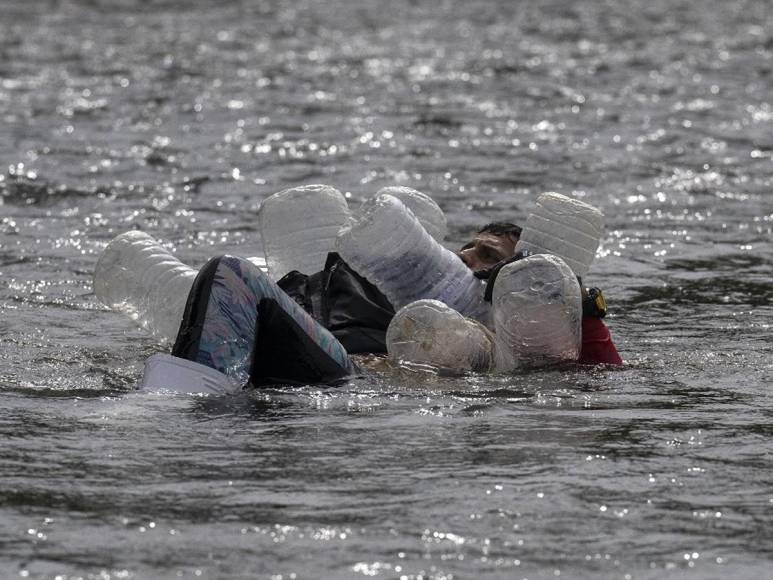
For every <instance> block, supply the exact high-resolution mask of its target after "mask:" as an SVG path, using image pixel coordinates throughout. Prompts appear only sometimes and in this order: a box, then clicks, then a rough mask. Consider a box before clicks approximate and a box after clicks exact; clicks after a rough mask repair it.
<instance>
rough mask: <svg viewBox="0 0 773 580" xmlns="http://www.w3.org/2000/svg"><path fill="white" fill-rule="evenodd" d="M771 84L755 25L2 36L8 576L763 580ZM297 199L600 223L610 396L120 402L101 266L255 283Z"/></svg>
mask: <svg viewBox="0 0 773 580" xmlns="http://www.w3.org/2000/svg"><path fill="white" fill-rule="evenodd" d="M772 79H773V8H771V7H770V4H769V3H768V2H766V1H763V0H760V1H751V0H749V1H744V0H726V1H719V0H716V1H711V0H707V1H705V2H697V1H696V2H688V1H686V0H681V1H680V0H676V1H670V0H669V1H667V0H654V1H650V2H643V1H642V2H635V1H633V0H627V1H615V2H612V1H607V2H604V1H602V0H598V1H593V0H582V1H578V2H573V3H566V4H564V3H563V2H560V1H558V0H555V1H550V0H546V1H543V2H496V1H484V0H470V1H466V2H462V1H456V0H446V1H438V2H428V1H422V2H409V1H407V0H397V1H394V2H378V1H376V0H361V1H354V0H352V1H350V2H347V1H343V0H327V1H325V2H313V1H311V0H300V1H294V2H290V1H287V2H284V1H271V2H269V1H264V2H260V1H257V0H256V1H248V0H243V1H242V2H215V1H212V2H205V1H203V0H202V1H198V2H196V1H191V2H181V1H179V0H165V1H164V0H160V1H153V0H147V1H140V0H134V1H131V0H126V1H119V0H112V1H108V0H88V1H87V0H62V1H54V0H52V1H50V2H44V1H43V0H41V1H39V2H26V1H23V0H8V1H6V2H3V4H2V7H1V8H0V119H2V122H0V218H1V221H0V358H1V359H2V367H0V433H1V434H2V441H3V444H2V446H0V447H2V449H0V576H1V577H2V578H17V577H18V578H46V579H49V578H51V579H53V578H60V579H66V580H72V579H75V578H84V579H85V578H88V579H97V578H99V579H105V578H148V579H167V578H179V577H182V578H197V577H203V578H273V579H279V578H281V579H283V580H286V579H289V578H297V579H303V578H366V577H375V578H408V579H413V580H416V579H418V578H422V579H428V578H432V579H441V578H447V579H450V578H503V579H504V578H508V579H509V578H529V579H532V578H555V577H559V576H560V577H565V578H621V579H624V578H628V579H634V578H658V579H659V578H727V577H733V578H763V577H767V576H768V575H769V574H770V566H771V560H773V483H771V475H770V474H771V469H773V456H772V455H771V454H772V453H773V442H772V440H771V436H773V401H772V400H771V397H770V395H769V390H770V388H771V383H773V357H772V356H771V354H773V348H772V346H771V345H772V339H773V330H772V329H771V324H773V307H772V306H771V302H772V298H773V274H772V270H771V266H772V265H773V241H772V240H773V236H772V235H771V229H773V198H772V197H771V187H772V186H773V96H772V95H773V80H772ZM307 183H329V184H331V185H334V186H336V187H338V188H340V189H341V190H342V191H346V192H348V193H349V195H350V196H351V201H352V203H355V204H356V203H357V201H358V200H360V199H362V198H364V197H365V196H368V195H370V194H372V193H373V192H375V191H376V190H377V189H378V188H379V187H381V186H384V185H389V184H395V183H397V184H403V185H409V186H412V187H415V188H417V189H420V190H422V191H425V192H427V193H429V194H431V195H432V196H433V197H434V198H435V199H436V200H437V201H438V202H439V203H440V205H441V206H442V208H443V209H444V211H445V212H446V214H447V216H448V218H449V222H450V224H451V233H450V236H449V240H448V241H449V245H451V246H456V245H458V244H460V243H461V242H463V241H464V240H465V239H466V238H467V237H469V235H470V233H471V232H472V231H474V228H475V226H476V225H480V224H482V223H485V222H487V221H491V220H494V219H502V218H506V219H512V220H515V221H519V222H523V220H524V219H525V217H526V215H527V214H528V212H529V209H530V207H531V206H532V204H533V202H534V200H535V198H536V196H537V194H538V193H539V192H541V191H546V190H555V191H560V192H563V193H567V194H571V195H574V196H576V197H578V198H581V199H584V200H586V201H588V202H590V203H592V204H595V205H597V206H599V207H600V208H602V209H603V210H604V212H605V214H606V219H607V230H606V235H605V239H604V241H603V244H602V247H601V250H600V253H599V256H598V258H597V260H596V262H595V264H594V266H593V268H592V269H591V274H590V276H589V280H588V281H589V282H591V283H592V284H594V285H597V286H601V287H602V288H604V290H605V294H606V295H607V298H608V302H609V305H610V310H611V313H610V316H609V318H608V322H609V326H610V328H611V329H612V333H613V336H614V338H615V340H616V342H617V344H618V347H619V350H620V352H621V354H622V355H623V357H624V358H625V359H626V361H627V365H626V367H625V368H624V369H623V370H605V369H595V370H576V369H553V370H549V371H543V372H531V373H525V374H518V375H512V376H496V375H495V376H472V377H466V378H449V377H438V376H431V375H426V376H425V375H417V374H412V373H410V372H408V371H406V370H400V369H387V368H381V369H380V370H379V369H376V370H375V371H374V372H373V373H371V374H369V375H368V376H363V377H359V378H357V379H355V380H353V381H351V382H350V383H348V384H346V385H345V386H343V387H341V388H335V389H331V388H318V387H314V386H309V387H305V388H300V389H289V388H287V389H284V388H278V389H270V390H266V391H260V392H253V393H244V394H242V395H239V396H232V397H209V398H207V397H203V398H199V397H191V396H170V395H168V394H161V393H145V392H138V391H136V390H135V388H136V384H137V382H138V378H139V374H140V372H141V366H142V362H143V360H144V359H145V358H146V357H147V356H148V355H150V354H152V353H154V352H157V351H158V350H159V349H161V348H162V347H161V346H160V345H159V344H157V343H156V342H154V341H153V340H152V339H150V338H148V337H147V336H145V335H144V334H143V333H142V332H141V331H139V330H137V329H135V328H134V327H132V326H131V324H130V323H129V322H128V321H126V320H125V319H124V318H122V317H121V316H119V315H117V314H113V313H111V312H109V311H107V310H106V309H104V308H103V307H101V306H100V305H99V304H98V303H97V302H96V300H95V299H94V296H93V294H92V292H91V272H92V270H93V268H94V265H95V263H96V259H97V257H98V255H99V253H100V251H101V250H102V248H103V247H104V246H105V244H106V243H107V241H108V240H109V239H110V238H111V237H113V236H114V235H116V234H118V233H120V232H122V231H125V230H127V229H132V228H138V229H142V230H144V231H147V232H149V233H151V234H152V235H154V236H156V237H158V238H160V239H162V240H164V241H165V242H166V243H168V244H169V245H170V247H174V248H176V251H177V253H178V255H179V256H180V257H181V259H183V260H184V261H186V262H188V263H191V264H194V265H200V264H202V263H203V262H204V261H205V260H206V259H207V258H208V257H210V256H212V255H215V254H218V253H222V252H225V251H229V252H232V253H237V254H243V255H255V254H256V253H258V252H259V251H260V247H259V241H258V233H257V229H256V209H257V207H258V205H259V203H260V201H261V200H262V199H263V198H265V197H266V196H267V195H269V194H271V193H273V192H275V191H278V190H280V189H283V188H286V187H289V186H294V185H299V184H307Z"/></svg>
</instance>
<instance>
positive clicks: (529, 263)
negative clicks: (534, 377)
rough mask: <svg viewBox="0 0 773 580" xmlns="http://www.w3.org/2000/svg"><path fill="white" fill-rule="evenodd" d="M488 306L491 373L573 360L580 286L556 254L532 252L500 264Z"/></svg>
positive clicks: (577, 350) (577, 348) (577, 336)
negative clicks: (491, 329)
mask: <svg viewBox="0 0 773 580" xmlns="http://www.w3.org/2000/svg"><path fill="white" fill-rule="evenodd" d="M492 310H493V313H492V315H493V320H494V333H495V336H496V340H495V343H496V352H495V367H496V370H497V371H509V370H512V369H515V368H517V367H521V366H539V365H542V364H549V363H554V362H561V361H574V360H577V359H578V358H579V355H580V344H581V334H580V331H581V322H582V302H581V297H580V285H579V283H578V282H577V277H576V276H575V275H574V273H573V272H572V270H571V269H570V268H569V266H567V265H566V263H565V262H564V261H563V260H561V258H558V257H557V256H553V255H549V254H538V255H534V256H529V257H528V258H524V259H522V260H518V261H516V262H512V263H510V264H508V265H507V266H505V267H504V268H502V270H500V272H499V274H498V275H497V278H496V281H495V283H494V291H493V294H492Z"/></svg>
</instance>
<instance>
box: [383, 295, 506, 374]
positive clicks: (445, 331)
mask: <svg viewBox="0 0 773 580" xmlns="http://www.w3.org/2000/svg"><path fill="white" fill-rule="evenodd" d="M386 344H387V352H388V353H389V356H390V358H392V359H393V360H396V361H403V362H409V363H413V364H421V365H431V366H433V367H437V368H441V369H445V370H450V371H453V372H466V371H488V370H491V368H492V366H493V363H494V343H493V336H492V335H491V333H490V332H489V331H488V330H487V329H486V327H485V326H483V325H482V324H481V323H480V322H477V321H475V320H471V319H469V318H465V317H464V316H462V315H461V314H459V313H458V312H457V311H456V310H453V309H452V308H450V307H449V306H446V305H445V304H443V303H442V302H440V301H438V300H417V301H416V302H411V303H410V304H408V305H407V306H404V307H402V308H401V309H400V310H398V311H397V314H395V316H394V318H392V321H391V322H390V323H389V327H388V328H387V333H386Z"/></svg>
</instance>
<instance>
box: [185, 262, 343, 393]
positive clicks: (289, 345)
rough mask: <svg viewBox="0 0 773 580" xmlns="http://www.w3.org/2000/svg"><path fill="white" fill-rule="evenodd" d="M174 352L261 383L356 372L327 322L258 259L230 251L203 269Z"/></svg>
mask: <svg viewBox="0 0 773 580" xmlns="http://www.w3.org/2000/svg"><path fill="white" fill-rule="evenodd" d="M172 355H173V356H176V357H179V358H183V359H187V360H192V361H195V362H198V363H200V364H203V365H206V366H208V367H211V368H213V369H215V370H218V371H220V372H221V373H223V374H226V375H228V376H229V377H231V378H232V379H235V380H236V381H239V382H241V383H242V384H251V385H252V386H256V387H257V386H260V385H266V384H276V383H281V384H292V383H300V384H310V383H331V382H335V381H338V380H340V379H343V378H346V377H348V376H351V375H352V374H353V373H355V372H356V367H355V365H354V364H353V363H352V361H351V359H350V358H349V355H348V353H347V351H346V349H345V348H344V346H343V345H341V343H340V342H338V341H337V340H336V339H335V337H334V336H333V335H332V334H331V333H330V332H329V331H328V330H327V329H325V328H324V327H323V326H322V325H321V324H319V323H318V322H317V321H316V320H314V319H313V318H312V317H311V316H309V314H308V313H307V312H306V311H305V310H304V309H303V308H302V307H301V306H299V305H298V304H297V303H296V302H295V301H293V300H292V299H291V298H290V297H289V296H287V294H286V293H285V292H283V291H282V290H281V289H280V288H279V287H278V286H277V284H276V283H274V282H273V281H272V280H271V279H269V277H268V275H266V274H265V273H264V272H262V271H261V270H260V269H259V268H258V267H257V266H255V265H254V264H253V263H251V262H249V261H248V260H245V259H243V258H235V257H232V256H220V257H217V258H214V259H212V260H210V261H209V262H208V263H207V264H206V265H205V266H204V267H203V268H202V269H201V270H200V271H199V274H198V275H197V276H196V279H195V280H194V282H193V286H192V288H191V291H190V294H189V296H188V302H187V304H186V307H185V313H184V314H183V319H182V323H181V325H180V330H179V332H178V333H177V340H176V342H175V345H174V347H173V349H172Z"/></svg>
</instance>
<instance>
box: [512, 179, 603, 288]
mask: <svg viewBox="0 0 773 580" xmlns="http://www.w3.org/2000/svg"><path fill="white" fill-rule="evenodd" d="M603 231H604V214H602V213H601V211H600V210H599V209H597V208H595V207H593V206H592V205H589V204H587V203H585V202H582V201H579V200H577V199H573V198H570V197H567V196H565V195H561V194H560V193H552V192H549V193H543V194H542V195H540V196H539V198H538V199H537V206H536V207H535V209H534V211H533V212H532V213H531V214H530V215H529V217H528V218H527V219H526V223H525V224H524V226H523V231H522V232H521V239H520V240H519V241H518V244H517V245H516V247H515V251H516V252H519V251H521V250H526V251H527V252H529V253H531V254H553V255H556V256H558V257H559V258H561V259H562V260H564V262H566V263H567V264H568V265H569V267H570V268H571V269H572V271H573V272H574V273H575V275H577V276H585V274H586V273H587V272H588V268H590V265H591V263H592V262H593V258H594V257H595V255H596V250H597V249H598V247H599V243H600V241H601V235H602V233H603Z"/></svg>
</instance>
